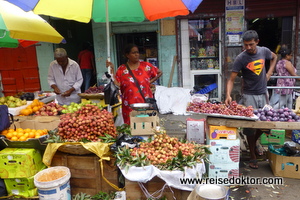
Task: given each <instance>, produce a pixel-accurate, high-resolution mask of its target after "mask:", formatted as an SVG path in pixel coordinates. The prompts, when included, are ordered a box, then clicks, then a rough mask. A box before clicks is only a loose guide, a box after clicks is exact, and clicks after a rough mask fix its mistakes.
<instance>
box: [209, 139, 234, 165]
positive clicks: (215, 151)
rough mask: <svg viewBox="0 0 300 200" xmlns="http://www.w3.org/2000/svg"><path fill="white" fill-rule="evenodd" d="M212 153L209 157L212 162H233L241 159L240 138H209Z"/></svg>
mask: <svg viewBox="0 0 300 200" xmlns="http://www.w3.org/2000/svg"><path fill="white" fill-rule="evenodd" d="M207 144H208V145H210V147H209V150H210V151H211V153H212V154H209V155H208V159H209V161H210V162H212V163H215V164H216V163H218V164H232V163H239V161H240V139H236V140H224V139H221V140H208V143H207Z"/></svg>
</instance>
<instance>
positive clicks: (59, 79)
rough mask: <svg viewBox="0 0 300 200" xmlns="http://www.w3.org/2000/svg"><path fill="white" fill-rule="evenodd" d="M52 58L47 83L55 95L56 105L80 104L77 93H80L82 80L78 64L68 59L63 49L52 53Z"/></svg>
mask: <svg viewBox="0 0 300 200" xmlns="http://www.w3.org/2000/svg"><path fill="white" fill-rule="evenodd" d="M54 58H55V60H54V61H52V62H51V63H50V67H49V71H48V83H49V85H50V87H51V88H52V89H53V90H54V93H55V94H56V100H57V102H58V104H59V105H70V104H71V102H75V103H80V101H81V98H80V96H78V93H80V92H81V90H80V88H81V85H82V82H83V78H82V74H81V71H80V67H79V65H78V63H77V62H75V61H74V60H72V59H70V58H68V55H67V52H66V50H65V49H63V48H57V49H56V50H55V51H54Z"/></svg>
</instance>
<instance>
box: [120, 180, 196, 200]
mask: <svg viewBox="0 0 300 200" xmlns="http://www.w3.org/2000/svg"><path fill="white" fill-rule="evenodd" d="M143 185H144V186H145V188H146V189H147V191H148V192H149V194H153V193H154V192H156V191H158V190H161V189H162V188H163V186H164V185H165V181H163V180H162V179H160V178H158V177H154V178H153V179H152V180H150V181H148V182H147V183H143ZM171 189H172V191H173V192H174V194H173V193H172V191H171V190H170V189H169V187H168V186H167V187H165V189H164V191H163V194H162V196H161V198H162V197H166V199H174V198H173V195H174V197H175V198H176V199H187V198H188V196H189V195H190V193H191V192H190V191H185V190H178V189H175V188H171ZM125 191H126V200H136V199H140V200H146V199H147V198H146V196H145V194H144V192H143V191H142V190H141V188H140V186H139V184H138V182H134V181H129V180H127V179H126V180H125Z"/></svg>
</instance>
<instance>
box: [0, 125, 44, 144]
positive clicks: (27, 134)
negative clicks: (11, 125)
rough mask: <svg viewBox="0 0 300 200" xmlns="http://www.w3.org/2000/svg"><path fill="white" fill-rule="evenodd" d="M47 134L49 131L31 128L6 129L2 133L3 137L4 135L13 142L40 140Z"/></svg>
mask: <svg viewBox="0 0 300 200" xmlns="http://www.w3.org/2000/svg"><path fill="white" fill-rule="evenodd" d="M47 134H48V130H47V129H30V128H25V129H23V128H17V129H6V130H3V131H2V132H1V135H4V136H5V137H6V138H7V139H9V140H11V141H26V140H28V139H33V138H39V137H41V136H43V135H47Z"/></svg>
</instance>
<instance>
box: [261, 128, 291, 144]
mask: <svg viewBox="0 0 300 200" xmlns="http://www.w3.org/2000/svg"><path fill="white" fill-rule="evenodd" d="M284 141H285V130H277V129H271V131H270V134H265V133H263V134H262V135H261V136H260V143H261V144H262V145H268V144H277V145H283V144H284Z"/></svg>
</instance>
